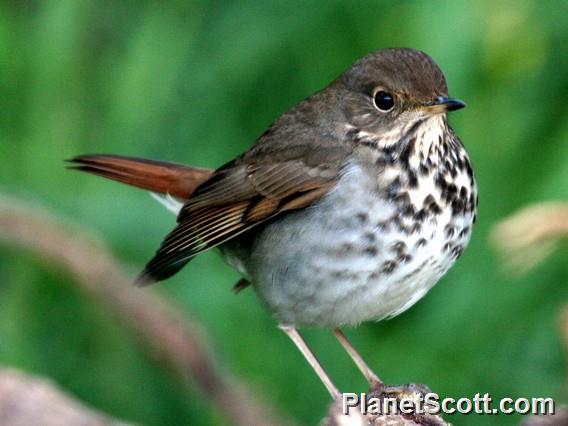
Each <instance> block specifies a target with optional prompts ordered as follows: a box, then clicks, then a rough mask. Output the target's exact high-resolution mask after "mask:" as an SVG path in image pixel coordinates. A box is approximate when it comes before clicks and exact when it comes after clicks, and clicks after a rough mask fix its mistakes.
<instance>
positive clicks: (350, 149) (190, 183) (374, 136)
mask: <svg viewBox="0 0 568 426" xmlns="http://www.w3.org/2000/svg"><path fill="white" fill-rule="evenodd" d="M464 106H465V104H464V103H463V102H462V101H459V100H456V99H452V98H449V97H448V90H447V85H446V80H445V78H444V75H443V74H442V71H441V70H440V68H439V67H438V66H437V65H436V63H435V62H434V61H433V60H432V59H431V58H430V57H429V56H428V55H426V54H425V53H422V52H420V51H417V50H413V49H385V50H380V51H377V52H374V53H371V54H369V55H367V56H365V57H364V58H362V59H360V60H359V61H357V62H355V63H354V64H353V65H352V66H351V68H349V69H348V70H347V71H346V72H344V73H343V74H342V75H340V76H339V77H338V78H337V79H336V80H334V81H333V82H332V83H331V84H330V85H329V86H327V87H326V88H325V89H323V90H321V91H320V92H317V93H315V94H314V95H312V96H310V97H309V98H307V99H305V100H304V101H302V102H300V103H299V104H298V105H296V106H295V107H293V108H292V109H291V110H290V111H288V112H286V113H285V114H283V115H282V116H281V117H280V118H279V119H278V120H276V121H275V122H274V124H272V125H271V126H270V127H269V128H268V129H267V130H266V131H265V132H264V133H263V134H262V135H261V136H260V137H259V138H258V140H257V141H256V143H255V145H254V146H253V147H252V148H251V149H249V150H248V151H247V152H245V153H244V154H242V155H240V156H239V157H237V158H236V159H234V160H233V161H231V162H229V163H227V164H225V165H224V166H222V167H221V168H219V169H217V170H214V171H213V170H207V169H198V168H193V167H186V166H182V165H177V164H172V163H165V162H156V161H150V160H141V159H135V158H126V157H118V156H110V155H86V156H79V157H76V158H74V159H72V160H71V162H73V163H74V164H75V165H76V168H77V169H79V170H82V171H86V172H90V173H94V174H98V175H101V176H104V177H107V178H110V179H114V180H118V181H121V182H124V183H127V184H131V185H135V186H138V187H141V188H145V189H148V190H150V191H153V192H155V193H159V194H162V195H163V202H164V203H165V204H166V205H167V206H168V207H170V208H171V209H173V210H175V211H176V212H178V225H177V226H176V227H175V228H174V229H173V230H172V232H171V233H170V234H169V235H168V236H167V237H166V238H165V240H164V241H163V242H162V245H161V246H160V248H159V249H158V251H157V253H156V255H155V256H154V258H153V259H152V260H150V262H149V263H148V264H147V265H146V268H145V269H144V271H143V272H142V273H141V274H140V276H139V278H138V281H137V282H138V283H139V284H142V285H144V284H148V283H151V282H154V281H160V280H163V279H166V278H168V277H170V276H171V275H173V274H175V273H176V272H178V271H179V270H180V269H181V268H182V267H183V266H184V265H185V264H186V263H187V262H189V260H191V259H192V258H193V257H194V256H195V255H197V254H199V253H201V252H203V251H205V250H209V249H211V248H213V247H219V249H220V251H221V253H222V255H223V256H224V257H225V259H226V260H227V261H228V263H229V264H230V265H232V266H233V267H234V268H236V269H237V270H238V271H239V272H240V273H241V274H242V275H243V277H244V281H242V282H241V283H240V284H239V285H238V289H241V288H243V287H245V286H246V284H248V283H250V284H252V287H253V288H254V289H255V290H256V292H257V293H258V296H259V297H260V299H261V300H262V302H263V303H264V304H265V305H266V307H267V308H268V309H269V311H270V312H271V313H272V314H273V315H274V317H275V318H276V320H277V321H278V323H279V324H280V326H281V327H282V329H283V330H284V331H285V332H286V333H287V334H288V335H289V336H290V337H291V338H292V340H293V341H294V342H295V343H296V344H297V345H298V347H299V348H300V350H301V351H302V352H303V354H304V355H305V356H306V358H307V359H308V361H309V362H310V364H311V365H312V366H313V367H314V368H315V370H316V372H317V373H318V375H319V376H320V378H321V379H322V380H323V382H324V384H325V385H326V386H327V388H328V390H329V391H330V393H331V394H332V395H333V396H334V397H336V396H338V395H339V392H338V391H337V389H336V387H335V386H334V385H333V383H332V382H331V380H330V379H329V377H328V376H327V375H326V374H325V372H324V371H323V369H322V368H321V366H320V365H319V363H318V362H317V360H316V358H315V357H314V356H313V354H312V353H311V352H310V350H309V348H308V347H307V346H306V344H305V342H304V341H303V340H302V338H301V336H300V335H299V334H298V332H297V331H296V328H297V327H302V326H314V327H329V328H331V329H334V330H335V334H336V336H337V337H338V339H339V341H340V342H341V344H342V345H343V346H344V347H345V348H346V349H347V351H348V352H349V354H350V355H351V356H352V358H353V359H354V361H355V362H356V363H357V365H358V366H359V368H360V369H361V370H362V372H363V373H364V374H365V376H366V377H367V379H368V380H369V381H370V382H371V384H372V385H377V384H380V383H381V382H380V381H379V379H378V377H377V376H376V375H375V374H374V373H373V372H372V371H371V370H370V369H369V368H368V367H367V365H366V364H365V363H364V362H363V360H362V359H361V357H360V356H359V355H358V354H357V352H355V350H354V348H353V347H352V346H351V345H350V344H349V342H348V341H347V340H346V339H345V336H344V335H343V334H342V333H341V331H339V327H340V326H343V325H356V324H358V323H360V322H362V321H368V320H379V319H383V318H389V317H393V316H395V315H398V314H400V313H401V312H403V311H405V310H406V309H408V308H409V307H410V306H412V305H413V304H414V303H415V302H416V301H418V300H419V299H420V298H421V297H422V296H424V294H426V292H427V291H428V290H429V289H430V288H431V287H432V286H433V285H434V284H435V283H436V282H437V281H438V280H439V279H440V277H442V275H444V273H445V272H446V271H447V270H448V268H450V266H451V265H452V264H453V263H454V262H455V260H456V259H457V258H458V257H459V256H460V255H461V253H462V251H463V249H464V247H465V246H466V245H467V243H468V242H469V238H470V235H471V229H472V225H473V223H474V222H475V215H476V206H477V190H476V183H475V178H474V175H473V170H472V167H471V163H470V160H469V158H468V155H467V152H466V151H465V149H464V147H463V145H462V143H461V142H460V140H459V139H458V137H457V136H456V134H455V133H454V131H453V130H452V129H451V127H450V126H449V125H448V122H447V117H446V113H447V112H448V111H453V110H457V109H460V108H463V107H464Z"/></svg>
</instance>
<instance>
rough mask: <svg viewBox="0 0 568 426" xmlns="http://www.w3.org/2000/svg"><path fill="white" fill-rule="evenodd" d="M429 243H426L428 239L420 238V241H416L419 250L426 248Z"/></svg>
mask: <svg viewBox="0 0 568 426" xmlns="http://www.w3.org/2000/svg"><path fill="white" fill-rule="evenodd" d="M427 242H428V241H426V238H420V239H419V240H418V241H416V247H417V248H420V247H424V246H425V245H426V243H427Z"/></svg>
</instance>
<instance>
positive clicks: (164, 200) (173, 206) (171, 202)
mask: <svg viewBox="0 0 568 426" xmlns="http://www.w3.org/2000/svg"><path fill="white" fill-rule="evenodd" d="M150 195H151V196H152V198H153V199H154V200H156V201H157V202H158V203H160V204H161V205H162V206H164V207H165V208H166V209H168V210H169V211H171V212H172V213H173V214H175V215H176V216H177V215H178V214H179V212H180V210H181V208H182V207H183V203H182V202H181V201H179V200H177V199H176V198H174V197H172V196H171V195H170V194H157V193H155V192H150Z"/></svg>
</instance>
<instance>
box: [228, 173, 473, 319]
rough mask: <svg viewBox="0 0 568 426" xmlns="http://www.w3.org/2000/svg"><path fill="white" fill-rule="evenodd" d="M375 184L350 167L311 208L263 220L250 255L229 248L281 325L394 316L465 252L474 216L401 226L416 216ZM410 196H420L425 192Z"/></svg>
mask: <svg viewBox="0 0 568 426" xmlns="http://www.w3.org/2000/svg"><path fill="white" fill-rule="evenodd" d="M423 178H430V177H428V176H427V177H423ZM376 186H377V179H376V178H373V177H371V176H369V175H368V174H367V173H364V171H363V170H362V168H361V167H360V166H356V165H355V166H351V167H350V168H349V172H348V173H346V174H345V175H344V176H343V177H342V178H341V180H340V182H339V183H338V185H337V186H336V188H335V189H334V190H332V191H331V192H330V193H329V194H327V195H326V196H325V197H324V198H323V199H322V200H320V201H319V202H318V203H316V204H315V205H314V206H312V207H309V208H307V209H304V210H301V211H297V212H293V213H290V214H287V215H285V216H284V217H282V218H281V219H280V218H279V219H277V220H275V221H274V222H273V223H270V224H268V225H266V226H265V227H264V228H262V229H261V230H260V231H259V232H258V233H257V234H256V236H255V237H254V239H253V240H252V242H251V243H250V245H248V244H247V246H246V248H245V249H244V250H245V251H246V255H245V254H244V252H243V247H242V246H240V247H239V244H238V243H236V244H235V243H233V244H228V245H226V246H224V247H223V252H224V254H225V256H226V257H227V260H228V261H229V263H231V264H233V265H234V266H235V267H237V269H240V270H241V272H243V273H245V275H246V276H247V277H248V278H249V279H250V280H251V281H252V282H253V284H254V287H255V289H256V290H257V292H258V294H259V296H260V298H261V299H262V300H263V301H264V303H265V304H266V305H267V307H268V309H269V310H270V311H271V312H272V313H273V314H274V315H275V317H276V318H277V320H278V321H279V322H280V323H281V324H282V325H291V326H317V327H337V326H341V325H353V324H357V323H359V322H361V321H366V320H380V319H383V318H387V317H392V316H395V315H398V314H400V313H401V312H403V311H405V310H406V309H408V308H409V307H410V306H412V305H413V304H414V303H416V302H417V301H418V300H419V299H420V298H421V297H422V296H424V295H425V294H426V292H427V291H428V290H429V289H430V288H431V287H432V286H433V285H434V284H435V283H436V282H437V281H438V280H439V279H440V277H441V276H442V275H443V274H444V273H445V272H446V271H447V270H448V268H449V267H450V266H451V265H452V264H453V263H454V261H455V260H456V258H457V257H459V254H461V251H462V250H463V248H464V247H465V245H466V244H467V243H468V241H469V237H470V232H471V225H472V221H473V214H465V215H462V216H459V217H457V218H453V219H452V217H451V214H450V211H444V212H442V213H440V214H438V215H431V216H428V217H426V219H425V220H424V222H423V224H422V226H421V227H420V229H419V230H414V231H412V232H409V233H407V234H403V233H402V232H401V230H400V227H401V226H402V227H405V226H407V225H409V226H410V223H411V221H407V220H406V218H402V217H401V216H400V215H398V214H397V210H396V209H395V205H394V204H393V203H391V202H389V201H387V200H386V199H385V198H383V197H380V196H379V194H378V193H377V192H376V190H375V189H376ZM420 187H423V185H420ZM425 187H428V186H427V185H426V186H425ZM428 190H429V191H430V190H431V187H428ZM429 193H432V192H429ZM410 195H411V199H412V200H413V202H414V201H415V200H423V199H424V198H425V197H426V196H427V195H428V193H425V194H420V193H418V192H417V191H416V190H415V191H414V192H412V193H411V194H410ZM438 195H439V194H438ZM434 196H436V194H435V193H434ZM452 230H453V232H451V231H452ZM450 234H451V235H450Z"/></svg>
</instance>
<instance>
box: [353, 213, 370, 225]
mask: <svg viewBox="0 0 568 426" xmlns="http://www.w3.org/2000/svg"><path fill="white" fill-rule="evenodd" d="M355 218H356V219H357V220H358V221H359V223H361V224H362V225H364V224H365V223H367V222H368V221H369V215H368V214H367V213H357V214H356V215H355Z"/></svg>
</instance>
